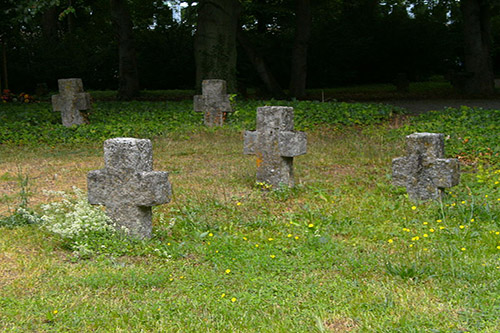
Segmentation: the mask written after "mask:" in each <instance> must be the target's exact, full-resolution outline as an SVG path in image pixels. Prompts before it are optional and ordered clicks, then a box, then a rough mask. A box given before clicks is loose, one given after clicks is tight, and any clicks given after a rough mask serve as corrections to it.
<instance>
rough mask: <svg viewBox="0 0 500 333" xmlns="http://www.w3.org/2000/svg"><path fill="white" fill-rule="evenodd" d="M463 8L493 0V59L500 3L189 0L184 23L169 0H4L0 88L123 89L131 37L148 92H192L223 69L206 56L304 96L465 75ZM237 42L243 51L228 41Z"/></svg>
mask: <svg viewBox="0 0 500 333" xmlns="http://www.w3.org/2000/svg"><path fill="white" fill-rule="evenodd" d="M172 2H175V1H172ZM466 4H469V7H470V6H474V5H477V6H478V8H483V7H484V6H487V7H486V9H487V14H488V15H487V16H488V17H481V16H480V15H479V17H478V19H479V20H480V24H482V25H481V27H482V28H481V31H482V32H484V33H486V34H485V35H484V36H486V37H485V38H486V39H489V38H491V40H492V43H489V41H488V43H489V44H488V45H487V51H488V52H489V53H490V54H488V57H489V59H493V63H496V62H497V61H498V60H499V57H500V52H499V47H498V46H499V45H500V44H499V43H498V42H500V40H499V38H500V16H499V15H498V13H497V11H496V9H495V6H494V5H495V1H493V0H491V1H486V0H464V1H462V3H461V2H460V1H455V0H434V1H432V0H429V1H424V0H409V1H403V0H388V1H379V0H254V1H236V0H213V1H208V0H201V1H199V2H198V3H196V2H192V1H191V2H188V4H187V5H188V6H187V7H186V8H184V9H183V11H182V21H181V22H180V23H178V22H176V21H174V20H173V18H172V10H171V8H170V6H168V5H167V4H166V1H143V0H140V1H139V0H129V1H126V0H119V1H118V0H111V1H103V0H87V1H82V0H60V1H56V0H45V1H33V0H22V1H8V0H5V1H3V2H2V3H1V4H0V38H1V43H2V44H1V45H2V49H3V50H4V51H5V52H2V67H1V70H2V76H1V79H2V81H1V84H2V87H5V86H6V85H7V84H8V87H9V88H10V89H13V90H16V91H21V90H22V91H34V89H35V87H36V85H37V84H39V83H46V84H47V85H48V87H49V88H50V89H55V88H56V83H57V79H58V78H68V77H81V78H82V79H83V81H84V84H85V87H86V89H114V90H118V88H119V85H121V84H122V83H123V82H121V83H120V81H119V79H120V76H121V77H123V76H125V74H126V73H128V74H130V71H131V70H130V68H129V69H127V66H128V67H131V66H132V67H134V66H135V64H133V63H131V62H133V61H132V60H130V59H132V58H127V57H125V58H124V56H123V54H124V53H122V51H120V53H119V46H120V47H124V45H125V44H124V43H125V42H124V38H126V37H124V36H128V37H127V38H129V39H130V38H131V39H130V42H131V44H127V45H131V46H132V47H133V48H134V50H133V52H134V53H135V55H134V58H133V59H135V60H134V61H135V62H136V69H132V71H134V70H136V72H137V74H138V80H139V84H138V87H139V88H140V89H193V88H195V87H196V86H199V84H200V82H199V81H200V80H201V79H203V78H210V77H209V76H215V75H217V73H211V74H207V71H206V70H205V71H204V70H202V67H203V64H204V63H206V66H207V67H210V69H216V67H217V66H221V64H222V67H224V66H226V67H227V68H223V69H221V70H227V69H228V73H229V74H221V76H222V77H221V78H225V79H228V81H229V82H231V75H233V77H235V80H234V81H235V82H234V83H228V86H229V87H230V89H231V90H233V91H235V90H236V87H238V89H241V88H250V87H253V88H259V91H262V92H267V93H268V94H269V95H274V96H279V95H283V94H284V93H283V91H284V90H285V89H290V91H291V92H292V94H293V95H294V96H298V97H300V96H301V94H302V93H303V89H304V88H305V87H306V86H307V88H325V87H333V86H337V85H349V84H359V83H379V82H392V81H393V80H394V79H395V78H396V76H397V75H398V73H405V74H406V75H407V77H408V78H409V79H410V80H426V79H429V78H430V77H432V76H434V75H448V74H449V73H451V72H456V73H460V72H465V71H467V70H468V69H467V68H466V64H465V61H466V55H467V52H466V51H467V48H470V47H471V46H470V45H469V46H468V44H467V37H466V38H464V36H467V34H464V27H465V26H464V22H465V23H466V24H473V23H467V22H470V20H469V21H467V17H466V15H467V14H466V13H467V12H466V11H464V8H463V6H464V5H466ZM119 6H122V7H119ZM210 6H212V7H210ZM481 6H482V7H481ZM461 7H462V8H461ZM471 8H472V7H471ZM474 8H475V7H474ZM474 8H472V9H471V10H472V11H474V10H476V9H474ZM465 9H466V10H467V8H465ZM120 10H126V13H125V14H126V15H128V17H129V18H128V19H129V22H130V27H131V30H129V31H130V34H129V33H127V30H126V29H127V22H128V21H127V20H125V21H124V20H123V19H127V17H126V16H124V15H125V14H123V13H120V12H119V11H120ZM478 10H479V9H478ZM482 10H483V11H484V8H483V9H482ZM218 11H219V13H222V14H218ZM198 13H199V15H198ZM464 14H465V15H464ZM218 15H225V16H218ZM476 16H478V15H476ZM483 16H484V15H483ZM120 20H121V21H120ZM120 22H121V23H120ZM120 24H121V26H120ZM197 27H198V29H199V31H198V32H197ZM120 29H121V30H120ZM124 29H125V30H124ZM233 29H236V30H235V31H233ZM233 35H234V36H233ZM221 36H223V37H224V38H226V39H225V40H224V45H225V46H223V47H218V46H217V44H214V43H213V41H214V40H216V41H219V40H220V39H221V38H222V37H221ZM470 38H472V40H473V41H474V38H477V36H476V37H474V36H472V37H470V36H469V43H470ZM232 40H235V41H236V42H235V47H236V52H233V53H234V55H233V53H232V51H230V48H231V46H230V45H229V46H227V45H226V44H230V43H231V41H232ZM211 42H212V43H211ZM127 43H128V42H127ZM221 43H222V42H221ZM195 44H196V45H195ZM224 48H229V51H228V52H227V53H225V50H224ZM127 52H128V51H127ZM211 52H212V53H211ZM469 53H470V52H469ZM129 55H130V54H129ZM233 56H236V60H235V68H234V69H232V68H230V67H231V66H232V65H231V62H232V60H231V59H232V57H233ZM483 65H484V64H483ZM487 65H488V64H487ZM121 66H122V67H121ZM197 66H198V74H197ZM489 66H490V67H491V63H490V64H489ZM123 68H125V69H123ZM124 71H125V72H126V73H125V74H124ZM469 71H470V70H469ZM472 71H474V69H472ZM6 74H7V75H6ZM132 74H133V75H135V74H134V73H132ZM133 75H132V77H133ZM224 76H227V77H224ZM132 80H133V78H132ZM123 84H125V85H126V84H127V83H123ZM131 94H132V95H133V92H132V93H131Z"/></svg>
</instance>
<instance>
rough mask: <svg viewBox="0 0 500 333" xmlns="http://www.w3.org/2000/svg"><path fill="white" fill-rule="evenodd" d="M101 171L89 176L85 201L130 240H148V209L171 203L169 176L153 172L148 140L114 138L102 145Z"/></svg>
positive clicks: (150, 146) (150, 147)
mask: <svg viewBox="0 0 500 333" xmlns="http://www.w3.org/2000/svg"><path fill="white" fill-rule="evenodd" d="M104 163H105V167H104V169H100V170H93V171H90V172H89V173H88V176H87V184H88V199H89V203H90V204H93V205H105V206H106V213H107V215H108V216H109V217H110V218H111V219H112V220H113V222H114V223H115V224H116V227H117V229H124V230H125V231H126V232H127V233H129V234H130V235H131V236H132V237H135V238H149V237H151V232H152V212H151V206H155V205H160V204H164V203H167V202H169V201H170V196H171V186H170V183H169V181H168V173H167V172H164V171H153V147H152V144H151V141H150V140H145V139H133V138H115V139H109V140H106V141H105V142H104Z"/></svg>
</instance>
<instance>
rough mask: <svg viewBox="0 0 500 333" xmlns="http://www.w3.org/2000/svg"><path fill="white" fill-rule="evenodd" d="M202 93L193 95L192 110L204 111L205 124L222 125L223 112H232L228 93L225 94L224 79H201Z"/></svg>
mask: <svg viewBox="0 0 500 333" xmlns="http://www.w3.org/2000/svg"><path fill="white" fill-rule="evenodd" d="M202 93H203V94H202V95H196V96H194V101H193V102H194V111H196V112H204V113H205V116H204V121H205V125H206V126H210V127H213V126H222V125H223V124H224V115H225V113H227V112H233V109H232V107H231V102H230V100H229V95H228V94H226V81H224V80H203V82H202Z"/></svg>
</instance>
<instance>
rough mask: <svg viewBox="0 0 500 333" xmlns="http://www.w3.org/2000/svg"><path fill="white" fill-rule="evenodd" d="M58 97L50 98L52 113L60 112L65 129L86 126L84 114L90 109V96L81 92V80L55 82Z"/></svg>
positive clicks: (86, 121)
mask: <svg viewBox="0 0 500 333" xmlns="http://www.w3.org/2000/svg"><path fill="white" fill-rule="evenodd" d="M57 83H58V85H59V95H54V96H52V107H53V109H54V111H60V112H61V117H62V123H63V125H64V126H66V127H71V126H73V125H82V124H88V120H87V117H86V114H85V113H83V112H81V111H83V110H89V109H90V95H89V94H88V93H85V92H83V83H82V80H81V79H61V80H58V81H57Z"/></svg>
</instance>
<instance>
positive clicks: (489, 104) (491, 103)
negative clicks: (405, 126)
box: [374, 99, 500, 114]
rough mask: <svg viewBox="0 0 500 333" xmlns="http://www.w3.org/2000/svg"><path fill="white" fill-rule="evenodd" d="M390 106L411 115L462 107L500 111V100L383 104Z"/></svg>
mask: <svg viewBox="0 0 500 333" xmlns="http://www.w3.org/2000/svg"><path fill="white" fill-rule="evenodd" d="M374 103H382V104H388V105H394V106H399V107H402V108H405V109H407V110H408V111H409V112H410V113H413V114H419V113H423V112H427V111H432V110H443V109H444V108H447V107H453V108H459V107H460V106H463V105H465V106H469V107H480V108H483V109H497V110H500V100H495V99H435V100H403V99H401V100H390V101H382V102H380V101H379V102H374Z"/></svg>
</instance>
